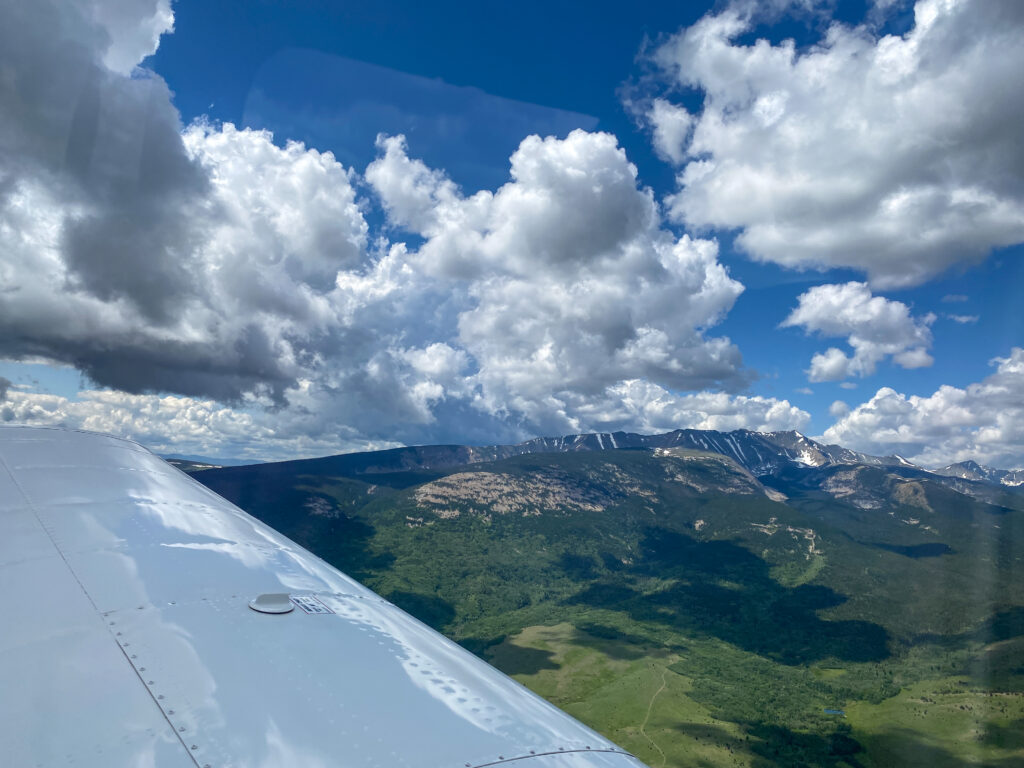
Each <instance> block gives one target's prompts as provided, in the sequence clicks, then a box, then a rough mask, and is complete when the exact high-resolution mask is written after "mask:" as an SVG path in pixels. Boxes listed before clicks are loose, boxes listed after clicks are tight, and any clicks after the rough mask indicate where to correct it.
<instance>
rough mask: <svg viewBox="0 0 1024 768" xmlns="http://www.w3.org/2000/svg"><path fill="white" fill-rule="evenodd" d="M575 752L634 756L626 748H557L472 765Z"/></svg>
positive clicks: (481, 767) (482, 766) (481, 766)
mask: <svg viewBox="0 0 1024 768" xmlns="http://www.w3.org/2000/svg"><path fill="white" fill-rule="evenodd" d="M574 752H583V753H584V754H586V753H590V754H593V753H594V752H604V753H605V754H612V755H622V756H623V757H634V756H633V755H632V754H630V753H629V752H626V751H625V750H622V751H621V752H620V751H619V750H617V749H559V750H557V751H555V752H538V753H537V754H535V755H534V754H530V755H519V756H518V757H507V758H504V759H501V760H494V761H493V762H490V763H477V764H476V765H474V766H471V768H488V766H492V765H505V764H506V763H514V762H518V761H519V760H532V759H533V758H535V757H550V756H551V755H569V754H572V753H574ZM466 765H467V766H468V765H469V763H466Z"/></svg>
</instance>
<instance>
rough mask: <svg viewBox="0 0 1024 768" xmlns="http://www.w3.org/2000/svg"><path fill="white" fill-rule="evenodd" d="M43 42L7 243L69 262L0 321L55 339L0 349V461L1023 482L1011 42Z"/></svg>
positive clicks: (119, 29) (989, 32)
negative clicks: (1, 393)
mask: <svg viewBox="0 0 1024 768" xmlns="http://www.w3.org/2000/svg"><path fill="white" fill-rule="evenodd" d="M65 5H67V4H66V3H53V4H52V7H53V8H55V9H56V8H61V7H63V6H65ZM68 7H70V8H72V9H73V11H74V13H75V14H78V15H77V16H70V15H69V16H68V18H72V19H78V20H79V23H78V24H77V26H76V25H75V24H73V23H71V22H68V23H67V24H65V25H64V26H63V27H61V26H60V25H57V27H54V26H53V25H49V26H48V24H49V22H47V19H50V18H52V17H51V16H48V15H47V11H48V10H50V8H51V3H50V2H49V0H47V2H44V3H42V4H41V5H40V7H39V9H38V13H37V16H36V17H33V13H32V12H25V13H21V14H18V15H16V17H15V18H12V19H9V20H8V24H7V27H8V28H9V29H18V30H19V31H20V33H21V34H22V37H23V38H24V39H30V40H35V42H36V45H35V49H34V50H33V51H32V52H28V51H22V50H21V49H20V48H17V47H15V48H14V49H13V50H14V52H13V53H9V54H8V55H9V56H10V57H11V59H12V61H11V62H9V63H10V64H11V66H12V67H14V68H15V71H25V72H28V71H29V70H30V65H31V66H36V65H37V64H38V62H36V61H30V60H29V59H30V57H38V58H39V60H40V61H45V65H46V66H49V67H52V68H53V72H62V71H65V70H62V69H61V68H62V67H63V68H70V67H75V69H74V70H72V69H67V70H66V71H67V72H71V71H76V72H86V73H88V74H86V75H82V76H81V77H78V78H77V79H76V78H75V77H71V78H70V80H71V82H72V85H69V86H68V88H69V89H74V88H79V89H80V90H78V91H73V92H70V95H69V94H64V97H63V103H64V104H73V105H76V106H75V108H74V110H73V113H72V114H70V115H68V116H67V117H65V118H63V121H61V120H58V119H56V118H54V123H53V126H52V127H48V126H47V125H46V123H45V121H46V120H47V119H49V118H48V117H47V115H50V114H52V112H53V110H51V111H50V112H47V111H46V110H45V109H43V108H42V106H40V107H39V110H38V114H34V113H31V110H29V111H28V112H27V113H25V114H24V115H23V114H21V113H18V114H17V115H16V116H14V117H8V118H5V119H7V120H9V121H11V122H12V125H11V126H8V127H9V131H8V135H13V136H14V137H15V138H14V139H12V140H11V142H10V145H9V146H8V147H4V150H5V154H4V155H3V156H0V157H5V158H6V160H5V162H6V163H7V164H8V165H9V167H10V168H12V169H14V171H12V178H14V179H15V183H14V184H13V188H14V189H15V190H16V192H15V193H12V194H11V195H10V196H9V197H8V198H6V199H5V207H4V208H3V209H2V211H0V215H3V216H4V219H3V220H2V223H5V224H6V225H7V230H6V231H7V232H8V233H9V234H10V233H13V235H12V237H16V239H15V240H12V241H11V242H12V243H17V244H20V246H19V247H21V246H24V247H26V248H27V247H28V245H31V244H32V243H39V242H43V241H45V242H51V241H50V240H46V238H45V237H44V236H43V235H41V234H39V233H45V232H59V233H61V234H60V236H59V237H58V238H57V241H58V245H56V246H53V247H54V249H55V250H54V252H53V253H52V254H50V255H49V256H48V257H47V258H46V259H43V261H33V260H34V259H42V258H43V257H41V256H39V255H38V253H39V251H38V250H37V251H34V252H32V253H34V254H36V255H25V256H20V255H19V256H18V257H17V258H15V257H12V258H11V264H12V265H15V266H16V267H18V268H15V266H12V268H11V270H10V273H9V276H8V278H7V281H8V283H10V284H11V285H12V286H13V287H14V288H15V289H16V292H17V295H18V297H20V298H24V297H28V296H30V294H32V292H33V291H39V292H40V295H43V294H45V295H48V296H50V297H54V296H56V297H58V298H59V297H60V296H64V297H65V298H66V299H67V301H65V302H64V303H63V305H62V306H61V308H60V309H56V308H55V309H53V310H52V311H49V310H46V309H41V307H45V306H46V304H45V301H42V300H39V301H34V302H32V303H29V302H28V299H27V298H25V303H24V304H19V303H18V301H15V300H11V301H9V302H7V303H8V306H7V308H6V310H5V311H4V314H3V315H2V316H0V331H5V332H6V336H7V339H8V341H7V342H6V343H5V345H4V347H3V348H0V358H2V359H0V377H3V378H4V379H6V380H9V381H10V382H11V383H12V384H11V386H9V387H6V388H5V389H6V391H5V397H6V398H7V400H8V405H7V406H6V415H5V416H4V418H5V419H7V420H9V421H25V422H29V423H66V424H70V425H73V426H87V427H91V428H103V429H107V430H110V431H120V432H125V433H127V434H130V435H132V436H135V437H138V438H140V439H142V440H143V441H145V442H148V443H150V444H153V445H155V446H156V447H158V448H159V449H161V450H169V451H175V452H178V453H185V452H191V453H204V454H207V455H222V456H249V457H253V458H284V457H288V456H292V455H296V454H301V455H314V454H318V453H328V452H334V451H340V450H351V449H359V448H368V447H379V446H385V445H393V444H400V443H410V442H439V441H451V442H500V441H507V440H517V439H524V438H526V437H530V436H533V435H536V434H552V433H556V432H569V431H575V430H577V429H578V430H604V429H607V430H611V429H620V428H621V429H632V430H637V431H660V430H663V429H668V428H673V427H676V426H679V427H702V428H723V429H724V428H736V427H749V428H754V429H775V428H778V429H783V428H798V429H801V430H802V431H804V432H805V433H807V434H811V435H824V437H825V438H826V439H829V440H833V441H838V442H842V443H843V444H847V445H850V447H855V448H860V449H863V450H868V451H871V452H877V453H890V452H900V453H902V454H904V455H910V456H913V457H915V458H916V459H917V460H919V461H921V462H922V463H925V464H928V465H935V464H941V463H943V462H948V461H953V460H962V459H964V458H968V457H977V458H979V459H980V460H984V461H990V462H993V463H997V464H1001V465H1011V464H1012V465H1017V464H1020V463H1024V455H1022V453H1024V423H1022V422H1024V384H1022V381H1024V374H1021V375H1018V370H1017V369H1018V367H1019V366H1018V353H1019V350H1017V348H1018V347H1020V346H1021V345H1022V342H1024V327H1022V321H1021V314H1020V311H1019V305H1020V299H1019V294H1020V287H1021V286H1022V285H1024V272H1022V270H1024V266H1022V262H1021V259H1020V255H1021V248H1022V246H1021V245H1020V242H1021V241H1022V240H1024V215H1022V212H1021V206H1022V200H1024V193H1022V188H1024V179H1022V178H1021V174H1022V171H1024V168H1022V167H1021V163H1020V150H1019V147H1018V148H1014V145H1015V143H1018V144H1019V142H1016V140H1015V139H1013V138H1012V137H1008V136H1007V135H1005V134H1006V129H1005V125H1006V124H1007V122H1008V121H1012V118H1014V117H1016V116H1019V115H1020V113H1021V110H1022V108H1024V107H1022V104H1024V95H1022V89H1021V86H1020V85H1018V84H1015V83H1013V82H1012V78H1007V77H1006V72H1007V71H1009V72H1012V71H1014V70H1013V67H1014V65H1015V62H1014V56H1019V51H1016V52H1015V51H1014V46H1013V43H1012V40H1013V39H1014V37H1013V34H1014V30H1015V29H1017V30H1018V31H1019V28H1018V27H1017V26H1015V25H1022V24H1024V22H1022V19H1021V18H1020V14H1017V13H1016V12H1015V11H1013V10H1012V8H1007V7H1006V5H1005V4H1000V3H994V2H993V3H987V2H986V3H982V4H981V6H979V8H978V9H975V10H974V11H969V10H967V9H966V6H963V5H962V4H960V3H951V4H947V5H942V4H939V3H937V2H933V0H921V1H920V2H917V3H914V2H898V1H897V2H878V1H877V0H876V1H875V2H870V1H861V2H831V3H829V2H815V0H800V1H799V2H796V1H794V2H783V1H781V0H780V1H779V2H774V3H760V4H754V3H748V2H739V1H738V0H736V1H734V2H719V3H684V4H680V3H648V4H642V6H641V7H639V8H636V9H630V10H628V11H624V10H623V8H622V6H621V4H610V3H609V4H600V3H599V4H588V5H586V6H585V7H584V6H581V5H580V4H579V3H560V2H544V3H539V2H538V3H520V4H517V5H516V6H515V8H514V10H513V9H511V8H508V9H496V8H495V7H493V6H486V5H485V6H481V5H479V4H467V3H451V2H447V3H432V4H416V3H407V2H373V3H370V2H365V3H362V2H361V3H345V4H338V3H333V2H304V3H280V2H258V3H251V4H246V5H245V6H239V5H238V4H237V3H228V2H222V1H220V0H212V1H211V0H204V1H203V2H198V1H195V0H179V2H175V3H174V4H173V6H170V5H168V4H167V2H166V0H132V2H130V3H125V4H123V7H119V8H118V10H117V11H111V10H109V9H107V10H104V9H103V8H102V7H101V6H94V5H92V3H90V2H85V0H82V2H77V0H76V2H71V3H70V5H69V6H68ZM170 14H173V31H170V29H169V27H170V24H169V21H170ZM958 30H960V31H958ZM87 32H88V34H87ZM33 36H37V37H38V39H37V40H36V39H35V38H33ZM76 36H77V37H76ZM71 38H74V39H75V40H76V43H77V44H79V47H77V48H75V49H74V50H75V51H76V52H78V51H81V53H75V54H68V53H66V48H67V42H68V39H71ZM79 38H80V39H79ZM61 46H64V49H65V50H62V49H61ZM1016 48H1019V46H1016ZM1007 51H1009V54H1008V53H1007ZM21 55H24V56H25V59H24V60H19V59H17V58H16V57H17V56H21ZM74 55H81V56H82V57H83V58H82V59H81V60H80V61H78V62H77V64H76V63H75V62H74V61H71V58H73V56H74ZM940 60H941V61H942V62H944V63H942V64H936V61H940ZM1002 67H1005V68H1006V69H1005V70H1004V69H1002ZM90 78H92V79H91V80H90ZM66 79H67V78H66ZM79 80H82V81H83V82H81V83H79ZM17 87H19V88H23V89H27V88H29V87H30V86H29V81H28V80H27V79H26V81H25V84H19V85H18V86H17ZM90 89H91V90H90ZM957 89H961V90H960V91H958V90H957ZM89 93H99V94H100V97H99V99H98V103H99V106H94V107H89V106H88V105H89V104H92V101H90V100H89V99H90V98H91V97H87V96H86V95H84V94H89ZM4 96H5V98H15V96H17V97H18V98H19V99H20V100H21V101H20V102H19V103H30V104H31V103H35V102H32V101H31V100H29V101H27V102H26V96H25V91H24V90H23V91H22V92H19V93H14V92H11V93H7V94H5V95H4ZM45 98H54V99H56V98H57V95H56V94H53V93H43V94H42V95H41V96H40V97H39V104H40V105H43V104H44V100H45ZM947 99H948V101H947ZM139 105H149V106H139ZM64 108H65V109H67V107H64ZM90 110H92V111H90ZM9 112H10V111H9ZM90 115H91V116H92V117H89V116H90ZM97 115H98V116H97ZM19 120H20V121H21V122H20V123H16V122H15V121H19ZM83 120H85V121H86V122H88V121H89V120H92V121H93V127H92V128H91V129H90V131H91V132H88V133H87V134H85V135H86V137H87V139H82V138H81V136H80V135H78V134H76V131H77V130H78V129H77V128H76V126H78V125H79V124H80V123H81V122H82V121H83ZM69 125H70V126H71V127H70V128H68V127H67V126H69ZM40 126H42V127H40ZM113 126H117V130H115V129H114V128H113ZM1000 126H1003V127H1002V128H1001V127H1000ZM47 131H49V132H47ZM574 131H575V132H576V133H574ZM105 133H109V138H107V137H106V135H105ZM51 134H52V135H54V136H55V137H56V138H55V139H54V142H55V144H56V145H58V148H60V146H66V149H62V150H60V151H57V150H52V149H46V148H45V147H44V148H42V149H39V148H36V147H35V145H34V144H33V143H32V142H31V141H30V140H29V138H28V137H31V136H32V135H45V136H50V135H51ZM271 134H272V139H271ZM378 135H382V136H384V137H388V136H390V137H399V136H400V137H404V140H402V141H399V140H398V139H395V140H394V142H393V143H391V144H388V143H386V142H384V141H377V137H378ZM531 135H534V136H537V137H539V138H538V140H537V141H536V142H534V143H530V141H528V140H527V137H529V136H531ZM602 136H604V137H607V141H606V140H605V139H602V138H600V137H602ZM154 137H155V138H154ZM176 137H178V138H176ZM545 137H552V138H551V139H550V140H548V141H541V140H542V139H544V138H545ZM573 137H575V138H573ZM84 140H87V142H88V143H89V151H88V152H87V153H86V154H85V155H84V159H83V160H82V161H81V162H82V163H84V165H82V166H81V167H83V168H86V170H85V171H81V172H79V171H75V168H76V167H78V166H76V165H75V163H74V162H72V161H73V160H75V157H74V156H73V155H74V153H75V152H77V151H78V150H77V147H78V146H79V145H80V144H81V142H82V141H84ZM524 140H527V141H524ZM19 141H22V145H19V143H18V142H19ZM271 141H272V144H271ZM62 142H63V145H62ZM292 142H300V143H301V145H296V144H294V143H292ZM609 142H610V143H609ZM125 146H127V147H129V150H127V156H128V157H129V158H133V157H135V155H133V154H132V153H133V152H136V153H140V154H139V155H138V157H140V158H142V159H140V160H138V161H135V160H132V161H131V164H130V165H129V166H126V167H121V166H119V163H124V162H126V161H124V160H123V157H124V156H125V153H126V150H125V149H124V147H125ZM323 153H331V154H330V155H325V154H323ZM16 155H17V156H19V157H28V158H29V160H27V161H21V160H19V161H18V162H17V163H16V162H15V161H14V160H13V158H14V157H15V156H16ZM58 156H61V158H62V159H61V158H59V157H58ZM151 156H152V159H150V157H151ZM513 156H514V157H513ZM510 157H512V158H513V160H511V161H510ZM103 158H107V159H106V160H104V159H103ZM516 158H518V159H516ZM76 162H77V161H76ZM510 162H511V163H512V164H513V165H515V167H516V169H517V171H516V176H514V177H513V176H510ZM630 164H631V165H632V167H633V168H635V173H636V175H635V179H634V178H633V177H632V176H631V173H632V171H631V170H629V168H630ZM154 168H155V169H157V170H156V171H151V170H150V169H154ZM76 174H77V175H76ZM580 176H582V177H583V178H584V179H586V178H591V179H592V180H593V184H592V185H590V186H591V187H592V188H588V183H587V182H580V183H577V181H579V178H578V177H580ZM125 179H128V181H125ZM574 179H576V181H574ZM19 185H20V186H19ZM574 196H576V197H574ZM538 199H541V200H549V201H554V202H553V203H552V204H551V205H550V206H549V208H548V209H545V210H541V209H537V208H535V207H531V205H532V203H531V201H535V200H538ZM29 203H32V204H33V205H39V206H41V207H40V210H44V211H45V212H46V216H44V215H43V214H39V215H38V216H36V217H35V219H31V220H30V218H26V217H25V216H23V212H24V211H25V210H26V206H27V205H28V204H29ZM587 206H591V208H588V207H587ZM293 208H294V209H295V210H294V211H293V210H292V209H293ZM551 211H554V213H551ZM268 212H274V213H273V215H270V214H268ZM47 217H48V218H47ZM577 217H578V221H577ZM620 219H621V221H620ZM83 221H85V222H86V224H82V222H83ZM89 222H95V223H94V225H93V224H90V223H89ZM126 222H127V224H126ZM673 243H675V245H674V246H673ZM9 248H10V249H11V250H10V253H12V254H14V253H18V254H20V253H21V252H20V251H16V250H15V245H10V246H9ZM673 248H675V250H673ZM708 249H711V250H708ZM577 250H578V251H579V252H578V253H577ZM28 253H29V251H27V250H26V254H28ZM566 254H571V255H566ZM673 254H675V255H673ZM680 254H682V255H680ZM677 259H678V261H677ZM55 264H56V265H57V266H54V265H55ZM19 268H23V269H24V271H18V269H19ZM47 270H50V271H47ZM275 270H280V273H279V274H278V272H276V271H275ZM39 275H48V276H49V277H47V278H40V277H39ZM275 275H277V276H276V277H275ZM698 277H699V280H698ZM51 278H52V284H47V283H46V281H47V279H51ZM694 280H698V282H697V283H695V282H694ZM700 281H703V282H702V283H701V282H700ZM47 285H49V287H47ZM701 286H703V287H701ZM12 295H14V294H12ZM382 297H383V298H382ZM604 301H608V302H611V303H612V304H614V306H611V305H609V306H608V307H607V308H604V305H603V304H602V302H604ZM40 302H42V303H40ZM69 302H70V303H69ZM76 302H77V303H76ZM566 303H569V304H571V305H572V306H571V307H569V308H566ZM798 307H799V311H798ZM48 312H49V314H48ZM250 320H251V322H250ZM65 326H66V327H65ZM1015 350H1017V351H1016V352H1015ZM1019 354H1020V355H1024V353H1019ZM812 361H813V362H812ZM837 401H838V402H837ZM0 407H2V404H0ZM941 414H946V415H947V416H941ZM949 414H953V415H949Z"/></svg>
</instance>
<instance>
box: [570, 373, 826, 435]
mask: <svg viewBox="0 0 1024 768" xmlns="http://www.w3.org/2000/svg"><path fill="white" fill-rule="evenodd" d="M581 411H582V413H583V415H584V416H585V418H586V423H587V424H588V425H589V426H590V428H591V429H595V430H598V431H605V432H610V431H616V430H619V429H633V430H636V431H639V432H645V433H656V432H667V431H670V430H673V429H717V430H721V431H730V430H733V429H751V430H755V431H761V432H772V431H778V430H787V429H798V430H799V429H803V428H804V427H805V426H806V425H807V423H808V421H809V420H810V414H808V413H807V412H806V411H804V410H802V409H800V408H797V407H796V406H794V405H791V404H790V402H789V401H788V400H778V399H776V398H770V397H760V396H753V397H751V396H745V395H728V394H726V393H724V392H695V393H688V394H682V395H680V394H675V393H673V392H669V391H668V390H666V389H664V388H663V387H659V386H658V385H657V384H652V383H651V382H649V381H643V380H640V379H632V380H628V381H623V382H621V383H619V384H616V385H614V386H612V387H609V388H608V389H607V390H606V392H605V393H604V397H603V398H601V399H593V400H591V401H590V402H588V403H587V404H586V405H585V406H584V407H583V408H582V409H581Z"/></svg>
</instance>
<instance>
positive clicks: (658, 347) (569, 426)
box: [366, 131, 745, 432]
mask: <svg viewBox="0 0 1024 768" xmlns="http://www.w3.org/2000/svg"><path fill="white" fill-rule="evenodd" d="M379 145H380V147H381V149H382V150H383V154H382V156H381V157H380V158H379V159H378V160H377V161H375V162H374V163H373V164H371V165H370V167H369V168H368V169H367V171H366V178H367V180H368V181H369V182H370V184H371V185H372V186H373V187H374V189H375V190H376V191H377V193H378V194H379V195H380V196H381V199H382V201H383V203H384V207H385V210H386V211H387V212H388V215H389V217H390V220H391V222H392V223H393V224H394V225H395V226H399V227H404V228H407V229H409V230H410V231H412V232H413V233H415V234H417V235H419V236H420V237H422V238H423V239H424V242H423V243H422V245H421V246H420V247H419V249H418V250H417V251H415V252H412V253H410V254H409V256H408V260H409V263H410V265H411V266H412V268H413V269H415V270H418V271H420V272H422V273H423V275H425V276H429V277H431V278H433V279H435V280H438V281H442V282H444V283H445V284H447V285H449V286H451V287H453V288H454V293H455V295H457V296H461V297H464V300H463V302H462V304H461V306H460V307H458V310H457V313H456V317H455V323H456V328H455V329H454V332H455V334H456V339H457V342H458V343H459V345H460V346H461V347H462V348H463V349H464V350H465V351H466V352H467V353H468V354H469V355H470V357H471V358H472V362H473V365H474V366H475V368H476V371H475V373H474V375H473V377H472V379H473V382H474V384H475V385H477V387H478V390H477V396H476V399H475V401H474V403H475V407H477V408H480V409H483V410H485V411H487V412H492V413H499V412H510V413H514V414H515V415H516V418H517V419H525V420H526V422H527V423H532V424H533V425H535V426H536V428H537V429H539V430H540V431H546V432H557V431H562V430H576V429H579V428H581V426H582V425H583V424H584V423H585V422H584V421H583V420H581V419H580V416H579V408H580V395H583V396H585V397H604V394H603V393H605V392H606V391H607V390H608V388H609V387H614V386H615V385H617V384H619V383H620V382H623V381H625V380H628V379H632V378H636V377H638V376H639V377H643V378H645V379H647V380H649V381H652V382H655V383H657V384H658V385H660V386H665V387H670V388H673V389H699V388H703V387H706V386H716V385H718V386H725V387H728V388H734V387H736V386H740V385H742V384H743V383H744V381H745V378H744V376H745V374H744V372H743V371H742V369H741V361H740V357H739V353H738V351H737V350H736V348H735V347H734V346H733V345H732V344H731V343H730V342H729V341H728V339H724V338H707V337H705V336H704V335H703V333H702V331H703V329H704V328H706V327H708V326H710V325H713V324H714V323H715V322H717V320H718V319H719V318H720V317H721V316H722V315H723V314H724V313H725V312H727V311H728V309H729V308H730V307H731V306H732V304H733V302H734V301H735V299H736V297H737V296H738V295H739V293H740V291H741V290H742V286H741V285H740V284H739V283H738V282H736V281H735V280H733V279H732V278H730V277H729V275H728V273H727V272H726V270H725V269H724V267H722V266H721V264H719V263H718V261H717V252H718V249H717V244H716V243H714V242H713V241H709V240H694V239H692V238H690V237H689V236H685V235H684V236H683V237H681V238H676V237H674V236H673V235H672V234H671V233H669V232H668V231H667V230H665V229H663V228H662V227H661V226H660V221H659V216H658V210H657V206H656V205H655V203H654V201H653V199H652V197H651V194H650V192H649V191H648V190H644V189H641V188H639V187H638V185H637V179H636V168H635V167H634V166H633V165H632V164H631V163H629V162H628V160H627V159H626V156H625V153H624V152H623V151H622V149H621V148H619V147H618V145H617V143H616V140H615V138H614V137H613V136H610V135H608V134H601V133H586V132H584V131H574V132H572V133H571V134H569V136H568V137H567V138H565V139H562V140H559V139H556V138H554V137H548V138H546V139H541V138H540V137H537V136H531V137H528V138H526V139H525V140H524V141H523V142H522V144H521V145H520V147H519V149H518V150H517V151H516V152H515V153H514V154H513V155H512V157H511V173H510V175H511V180H510V181H509V183H507V184H505V185H504V186H502V187H501V188H500V189H498V190H497V191H495V192H490V191H482V192H479V193H477V194H475V195H473V196H471V197H463V196H461V194H460V193H459V192H458V190H457V189H456V187H455V185H454V184H452V182H451V181H450V180H448V179H447V178H446V177H445V176H444V175H443V174H441V173H438V172H437V171H434V170H431V169H428V168H426V166H424V165H423V164H422V162H420V161H418V160H413V159H410V158H409V157H408V155H407V151H406V147H405V143H404V140H403V139H402V138H401V137H393V138H382V139H381V140H380V142H379Z"/></svg>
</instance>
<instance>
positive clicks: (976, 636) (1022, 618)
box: [911, 605, 1024, 649]
mask: <svg viewBox="0 0 1024 768" xmlns="http://www.w3.org/2000/svg"><path fill="white" fill-rule="evenodd" d="M1021 635H1024V606H1019V605H1018V606H1014V607H1012V608H1009V609H1008V610H1005V611H1000V612H999V613H995V614H992V615H991V616H990V617H989V618H988V619H987V620H986V621H985V622H983V623H982V624H981V625H980V626H979V627H977V628H975V629H970V630H967V631H965V632H958V633H957V634H953V635H939V634H925V635H918V636H917V637H915V638H913V639H912V640H911V644H912V645H918V644H930V645H937V646H939V647H942V648H949V649H960V648H967V647H969V646H972V645H976V644H979V643H980V644H985V645H987V644H989V643H996V642H1000V641H1002V640H1009V639H1010V638H1013V637H1020V636H1021Z"/></svg>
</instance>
